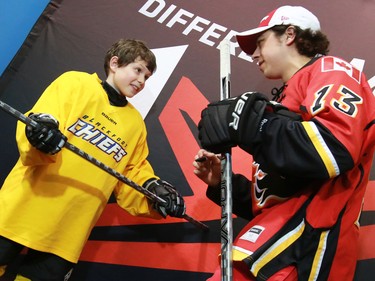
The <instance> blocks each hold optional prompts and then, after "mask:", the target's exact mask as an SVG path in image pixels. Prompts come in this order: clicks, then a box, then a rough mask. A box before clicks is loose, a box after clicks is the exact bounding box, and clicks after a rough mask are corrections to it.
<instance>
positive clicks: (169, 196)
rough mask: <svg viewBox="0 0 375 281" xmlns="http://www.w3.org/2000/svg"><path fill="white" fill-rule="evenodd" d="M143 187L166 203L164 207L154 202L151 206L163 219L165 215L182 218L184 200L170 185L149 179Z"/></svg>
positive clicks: (184, 207)
mask: <svg viewBox="0 0 375 281" xmlns="http://www.w3.org/2000/svg"><path fill="white" fill-rule="evenodd" d="M143 187H144V188H146V189H147V190H149V191H151V192H152V193H154V194H155V195H157V196H159V197H160V198H162V199H164V200H165V201H166V202H167V203H166V204H165V205H163V204H160V203H158V202H155V203H154V206H153V207H154V209H155V210H156V211H158V212H159V214H160V215H162V216H163V217H164V218H166V217H167V215H170V216H171V217H177V218H182V217H183V216H184V215H185V212H186V206H185V201H184V198H182V196H181V195H180V194H179V193H178V192H177V191H176V189H175V188H174V187H173V186H172V185H171V184H170V183H168V182H166V181H163V180H157V179H151V180H148V181H146V182H145V183H144V185H143Z"/></svg>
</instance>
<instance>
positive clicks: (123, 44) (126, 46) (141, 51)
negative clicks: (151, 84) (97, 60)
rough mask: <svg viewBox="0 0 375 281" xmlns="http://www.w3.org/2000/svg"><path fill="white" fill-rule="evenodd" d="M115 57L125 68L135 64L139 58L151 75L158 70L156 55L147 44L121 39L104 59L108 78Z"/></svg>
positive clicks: (119, 64)
mask: <svg viewBox="0 0 375 281" xmlns="http://www.w3.org/2000/svg"><path fill="white" fill-rule="evenodd" d="M113 56H117V57H118V66H120V67H121V66H125V65H128V64H129V63H132V62H134V61H135V60H136V59H137V58H138V57H140V58H141V59H142V60H144V61H145V62H146V63H147V68H148V70H149V71H150V72H151V73H154V72H155V70H156V58H155V55H154V53H153V52H152V51H151V50H150V49H149V48H148V47H147V46H146V43H145V42H143V41H141V40H135V39H120V40H119V41H117V42H115V43H114V44H113V45H112V46H111V48H110V49H109V50H108V51H107V53H106V55H105V59H104V71H105V73H106V75H107V76H108V73H109V61H110V60H111V58H112V57H113Z"/></svg>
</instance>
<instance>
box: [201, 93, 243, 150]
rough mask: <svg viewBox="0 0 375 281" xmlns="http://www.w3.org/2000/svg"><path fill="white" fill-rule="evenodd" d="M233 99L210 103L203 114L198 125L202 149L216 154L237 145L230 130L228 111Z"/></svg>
mask: <svg viewBox="0 0 375 281" xmlns="http://www.w3.org/2000/svg"><path fill="white" fill-rule="evenodd" d="M232 102H233V99H225V100H222V101H219V102H213V103H210V104H209V105H208V106H207V107H206V108H205V109H203V111H202V113H201V120H200V121H199V123H198V130H199V133H198V139H199V141H200V143H201V146H202V148H204V149H207V150H209V151H211V152H214V153H222V152H225V151H227V150H228V149H230V148H231V147H233V146H236V144H235V143H234V142H233V141H232V140H231V138H230V135H229V130H228V122H227V116H228V110H229V107H230V106H231V103H232Z"/></svg>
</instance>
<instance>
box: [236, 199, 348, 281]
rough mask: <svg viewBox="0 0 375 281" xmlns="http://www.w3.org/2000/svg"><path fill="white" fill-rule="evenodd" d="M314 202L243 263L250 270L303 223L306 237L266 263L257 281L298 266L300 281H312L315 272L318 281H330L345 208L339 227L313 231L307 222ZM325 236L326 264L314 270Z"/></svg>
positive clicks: (323, 254) (305, 204) (305, 205)
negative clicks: (267, 252) (310, 279)
mask: <svg viewBox="0 0 375 281" xmlns="http://www.w3.org/2000/svg"><path fill="white" fill-rule="evenodd" d="M310 202H311V198H310V199H308V200H307V201H306V202H305V203H304V205H303V206H302V207H301V208H300V209H299V210H298V212H297V213H296V214H295V215H294V216H293V218H292V219H291V220H289V221H288V222H287V224H286V225H285V226H284V227H283V228H282V229H280V231H278V232H277V233H276V234H275V235H274V236H273V237H272V238H271V239H270V240H269V241H267V242H266V243H265V244H264V245H262V246H261V247H260V248H259V249H258V250H257V251H255V252H254V253H253V254H252V255H250V256H249V257H247V258H246V259H244V260H243V261H244V262H245V263H246V265H247V266H248V267H249V269H250V268H251V267H252V265H253V264H254V262H256V261H257V260H258V259H259V258H261V257H262V255H263V254H264V253H265V251H267V250H269V249H270V247H271V246H272V245H274V244H275V243H277V241H278V240H279V239H281V238H282V237H284V236H285V235H287V234H288V233H289V232H290V231H293V230H294V229H296V228H297V227H298V226H299V225H300V224H301V223H304V225H305V229H304V231H303V233H302V235H301V236H300V237H299V238H298V239H297V240H296V241H295V242H294V243H293V244H291V245H290V246H289V247H288V248H286V249H285V250H284V251H282V252H281V253H280V254H279V255H277V256H276V257H275V258H273V259H272V260H270V261H269V262H268V263H266V264H265V265H264V266H263V267H262V268H261V269H260V270H259V272H258V275H257V277H256V280H268V279H269V278H270V277H271V276H272V275H273V274H275V273H276V272H278V271H280V270H281V269H283V268H285V267H287V266H289V265H294V266H296V268H297V272H298V280H308V279H309V276H310V274H311V272H316V274H317V279H316V280H317V281H326V280H328V276H329V273H330V270H331V266H332V261H333V259H334V257H335V253H336V249H337V243H338V239H339V234H340V228H341V221H342V216H343V213H344V211H345V208H344V209H343V210H342V211H341V213H340V215H339V218H338V220H337V222H336V224H335V225H334V226H333V227H332V228H330V229H323V228H313V227H312V226H311V225H310V224H309V223H308V222H307V221H305V215H306V209H307V207H308V205H309V203H310ZM328 231H329V232H328ZM322 234H327V238H326V245H325V251H324V253H321V254H322V256H323V260H322V262H321V264H320V267H317V268H313V265H314V258H315V256H316V254H317V253H318V252H319V251H321V248H320V247H321V242H322V241H324V235H323V236H322ZM315 266H318V265H315Z"/></svg>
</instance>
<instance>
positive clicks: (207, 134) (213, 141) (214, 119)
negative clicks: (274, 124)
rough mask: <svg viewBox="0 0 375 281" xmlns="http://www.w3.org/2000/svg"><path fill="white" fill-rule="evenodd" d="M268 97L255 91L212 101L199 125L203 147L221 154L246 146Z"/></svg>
mask: <svg viewBox="0 0 375 281" xmlns="http://www.w3.org/2000/svg"><path fill="white" fill-rule="evenodd" d="M268 103H269V100H268V98H267V97H266V96H265V95H263V94H261V93H257V92H246V93H244V94H242V95H241V96H239V97H236V98H231V99H226V100H222V101H219V102H215V103H211V104H209V105H208V106H207V108H205V109H204V110H203V111H202V114H201V120H200V122H199V124H198V130H199V135H198V138H199V141H200V143H201V146H202V147H203V148H204V149H207V150H209V151H212V152H214V153H221V152H224V151H226V150H228V149H229V148H231V147H234V146H236V145H240V144H246V145H248V144H249V142H251V141H252V140H253V138H254V136H255V135H256V134H257V132H258V130H259V127H260V124H261V119H262V116H263V113H264V111H265V108H266V106H267V104H268Z"/></svg>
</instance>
